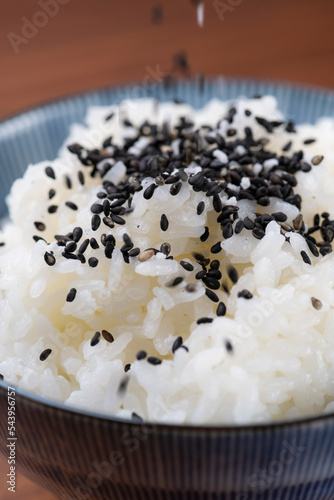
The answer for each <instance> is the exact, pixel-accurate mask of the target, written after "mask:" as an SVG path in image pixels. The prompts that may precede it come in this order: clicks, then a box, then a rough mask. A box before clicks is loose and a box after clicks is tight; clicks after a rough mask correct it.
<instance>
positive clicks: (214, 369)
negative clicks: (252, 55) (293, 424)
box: [0, 96, 334, 424]
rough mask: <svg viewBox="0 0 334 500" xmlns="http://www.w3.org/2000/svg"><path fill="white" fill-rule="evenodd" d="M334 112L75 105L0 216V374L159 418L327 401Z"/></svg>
mask: <svg viewBox="0 0 334 500" xmlns="http://www.w3.org/2000/svg"><path fill="white" fill-rule="evenodd" d="M333 137H334V120H331V119H325V118H324V119H322V120H320V121H318V123H317V124H316V125H300V126H296V125H295V124H294V123H293V122H291V121H287V120H285V118H284V117H283V116H282V113H281V112H280V111H279V110H278V109H277V102H276V100H275V98H274V97H272V96H263V97H259V96H257V97H254V98H253V99H244V98H240V99H238V100H236V101H235V102H221V101H219V100H213V101H211V102H210V103H208V104H207V106H206V107H204V108H203V109H200V110H194V109H192V108H191V107H190V106H188V105H186V104H184V103H181V102H179V101H175V102H169V103H158V102H157V101H155V100H153V99H144V100H135V101H131V100H128V101H123V102H122V103H121V104H120V105H118V106H110V107H107V108H105V107H103V108H102V107H93V108H90V109H89V110H88V114H87V119H86V126H83V125H73V127H72V129H71V134H70V137H69V138H68V140H67V141H66V144H65V145H64V146H63V147H62V149H61V151H60V153H59V157H58V158H57V159H56V160H54V161H52V162H50V161H45V162H41V163H39V164H37V165H33V166H29V167H28V169H27V171H26V173H25V175H24V177H23V178H22V179H19V180H17V181H16V182H15V183H14V185H13V187H12V190H11V193H10V195H9V196H8V200H7V201H8V207H9V215H10V222H9V223H6V224H5V225H4V228H3V230H2V232H1V233H0V271H1V273H0V374H1V377H2V378H4V379H5V380H6V381H8V382H9V383H11V384H18V385H19V386H20V387H22V388H24V389H27V390H29V391H31V392H34V393H39V394H42V395H43V396H47V397H50V398H53V399H56V400H59V401H63V402H65V404H68V405H71V406H77V407H86V408H90V409H94V410H97V411H102V412H106V413H108V414H110V415H118V416H122V417H126V418H133V419H134V420H136V421H140V420H141V419H144V420H146V419H148V420H153V421H163V422H178V423H182V422H190V423H199V424H204V423H216V424H223V423H237V424H241V423H251V422H265V421H271V420H279V419H285V418H294V417H299V416H304V415H312V414H317V413H321V412H324V411H327V412H328V411H333V410H334V331H333V324H334V289H333V285H334V256H333V253H332V241H333V238H334V220H332V218H331V217H333V215H334V196H333V195H334V141H333Z"/></svg>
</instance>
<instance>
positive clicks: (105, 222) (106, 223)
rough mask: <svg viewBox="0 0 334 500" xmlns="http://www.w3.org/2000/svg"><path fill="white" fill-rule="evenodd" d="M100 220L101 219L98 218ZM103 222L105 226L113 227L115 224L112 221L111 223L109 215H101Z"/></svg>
mask: <svg viewBox="0 0 334 500" xmlns="http://www.w3.org/2000/svg"><path fill="white" fill-rule="evenodd" d="M97 217H98V216H97ZM100 220H101V219H100ZM103 224H104V225H105V226H108V227H110V228H111V229H112V228H113V227H115V224H114V223H113V221H112V220H111V219H110V217H103Z"/></svg>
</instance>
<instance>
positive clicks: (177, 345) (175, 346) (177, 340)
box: [172, 337, 183, 354]
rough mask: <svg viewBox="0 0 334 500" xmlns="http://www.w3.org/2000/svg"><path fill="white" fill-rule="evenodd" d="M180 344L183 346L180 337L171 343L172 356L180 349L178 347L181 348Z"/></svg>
mask: <svg viewBox="0 0 334 500" xmlns="http://www.w3.org/2000/svg"><path fill="white" fill-rule="evenodd" d="M182 344H183V339H182V337H177V339H176V340H174V342H173V346H172V353H173V354H174V353H175V351H177V350H178V349H180V347H181V346H182Z"/></svg>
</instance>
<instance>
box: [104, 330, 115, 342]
mask: <svg viewBox="0 0 334 500" xmlns="http://www.w3.org/2000/svg"><path fill="white" fill-rule="evenodd" d="M102 337H103V338H104V340H106V341H107V342H109V343H110V344H111V343H112V342H114V340H115V339H114V337H113V335H112V334H111V333H110V332H108V331H107V330H102Z"/></svg>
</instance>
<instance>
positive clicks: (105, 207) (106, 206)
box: [103, 200, 110, 217]
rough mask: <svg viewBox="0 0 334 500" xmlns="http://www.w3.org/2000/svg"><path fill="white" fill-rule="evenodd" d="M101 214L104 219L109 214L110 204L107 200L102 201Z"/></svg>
mask: <svg viewBox="0 0 334 500" xmlns="http://www.w3.org/2000/svg"><path fill="white" fill-rule="evenodd" d="M103 213H104V215H105V216H106V217H108V215H109V214H110V202H109V200H104V202H103Z"/></svg>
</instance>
